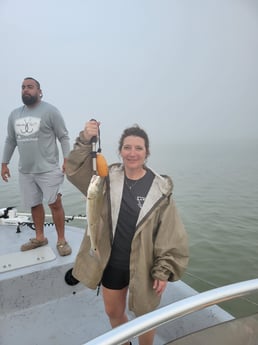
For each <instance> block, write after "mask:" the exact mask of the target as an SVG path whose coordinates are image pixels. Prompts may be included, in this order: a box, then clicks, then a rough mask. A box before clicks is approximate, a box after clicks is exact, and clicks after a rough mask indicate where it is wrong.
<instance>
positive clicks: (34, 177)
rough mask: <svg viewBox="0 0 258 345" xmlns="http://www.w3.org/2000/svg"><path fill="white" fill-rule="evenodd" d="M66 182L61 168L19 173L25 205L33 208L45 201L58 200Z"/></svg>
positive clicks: (48, 202) (52, 201)
mask: <svg viewBox="0 0 258 345" xmlns="http://www.w3.org/2000/svg"><path fill="white" fill-rule="evenodd" d="M63 182H64V174H63V172H62V171H61V169H55V170H53V171H49V172H46V173H40V174H23V173H21V172H20V173H19V183H20V190H21V196H22V199H23V204H24V207H26V208H31V207H34V206H37V205H39V204H42V203H43V201H45V202H46V203H47V204H48V205H51V204H53V203H54V202H55V201H56V198H57V195H58V193H60V187H61V185H62V183H63Z"/></svg>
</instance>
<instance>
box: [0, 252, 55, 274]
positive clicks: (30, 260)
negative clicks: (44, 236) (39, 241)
mask: <svg viewBox="0 0 258 345" xmlns="http://www.w3.org/2000/svg"><path fill="white" fill-rule="evenodd" d="M55 258H56V255H55V253H54V252H53V250H52V249H51V248H50V247H49V246H43V247H39V248H36V249H33V250H28V251H26V252H21V251H20V252H15V253H9V254H4V255H1V256H0V273H3V272H8V271H12V270H15V269H19V268H23V267H27V266H33V265H37V264H41V263H43V262H48V261H52V260H55Z"/></svg>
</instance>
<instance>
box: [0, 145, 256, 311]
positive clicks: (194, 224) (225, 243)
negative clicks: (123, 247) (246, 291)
mask: <svg viewBox="0 0 258 345" xmlns="http://www.w3.org/2000/svg"><path fill="white" fill-rule="evenodd" d="M151 153H152V154H151V157H150V159H149V165H150V166H151V167H152V168H154V169H155V170H157V171H158V172H160V173H164V174H167V175H170V176H171V177H172V178H173V182H174V199H175V201H176V204H177V206H178V209H179V212H180V214H181V216H182V219H183V222H184V224H185V227H186V230H187V232H188V234H189V241H190V263H189V267H188V269H187V272H186V274H185V275H184V277H183V280H184V281H185V282H187V283H189V284H190V285H191V286H192V287H194V288H195V289H197V290H198V291H204V290H207V289H211V288H214V287H219V286H222V285H226V284H231V283H234V282H239V281H242V280H248V279H253V278H257V277H258V142H257V141H256V142H255V141H246V140H245V141H238V142H227V143H226V142H223V143H216V144H215V143H213V144H212V143H210V144H207V143H205V144H201V143H193V144H191V145H187V144H184V145H176V144H174V145H170V146H169V147H166V146H161V147H158V146H157V145H156V146H155V147H153V148H152V147H151ZM106 158H107V157H106ZM16 161H17V157H14V159H13V162H12V163H11V164H10V168H11V173H12V178H11V180H10V182H9V183H4V182H2V181H1V183H0V188H1V194H0V208H1V207H5V206H16V207H17V208H18V210H19V211H20V212H29V210H25V209H23V208H22V205H21V202H20V196H19V187H18V181H17V163H16ZM63 203H64V207H65V212H66V215H79V214H82V215H85V199H84V197H83V195H82V194H80V192H78V191H77V190H76V189H75V188H74V187H73V186H72V185H71V184H70V183H69V182H68V181H65V183H64V186H63ZM47 212H48V211H47ZM73 225H76V226H84V224H83V222H81V223H78V222H77V223H76V224H73ZM222 306H223V307H224V308H226V309H227V310H228V311H230V312H232V313H233V314H234V315H236V316H244V315H247V314H249V313H251V312H253V311H256V312H257V311H258V294H254V295H251V296H250V297H246V298H242V299H240V300H238V301H235V302H227V303H224V304H223V305H222Z"/></svg>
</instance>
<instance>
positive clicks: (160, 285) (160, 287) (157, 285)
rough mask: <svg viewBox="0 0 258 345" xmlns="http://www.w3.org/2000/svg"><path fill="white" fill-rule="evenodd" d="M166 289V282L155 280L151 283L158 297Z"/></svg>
mask: <svg viewBox="0 0 258 345" xmlns="http://www.w3.org/2000/svg"><path fill="white" fill-rule="evenodd" d="M166 287H167V281H164V280H158V279H155V280H154V283H153V289H154V290H155V291H156V293H157V294H158V295H159V296H160V295H161V294H162V293H163V292H164V291H165V289H166Z"/></svg>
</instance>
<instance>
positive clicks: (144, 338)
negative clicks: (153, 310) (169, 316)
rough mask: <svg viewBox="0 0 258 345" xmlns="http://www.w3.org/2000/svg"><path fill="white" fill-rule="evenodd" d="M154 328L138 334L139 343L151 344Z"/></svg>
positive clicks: (140, 344)
mask: <svg viewBox="0 0 258 345" xmlns="http://www.w3.org/2000/svg"><path fill="white" fill-rule="evenodd" d="M154 336H155V329H152V330H151V331H148V332H146V333H144V334H142V335H140V336H139V345H153V340H154Z"/></svg>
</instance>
